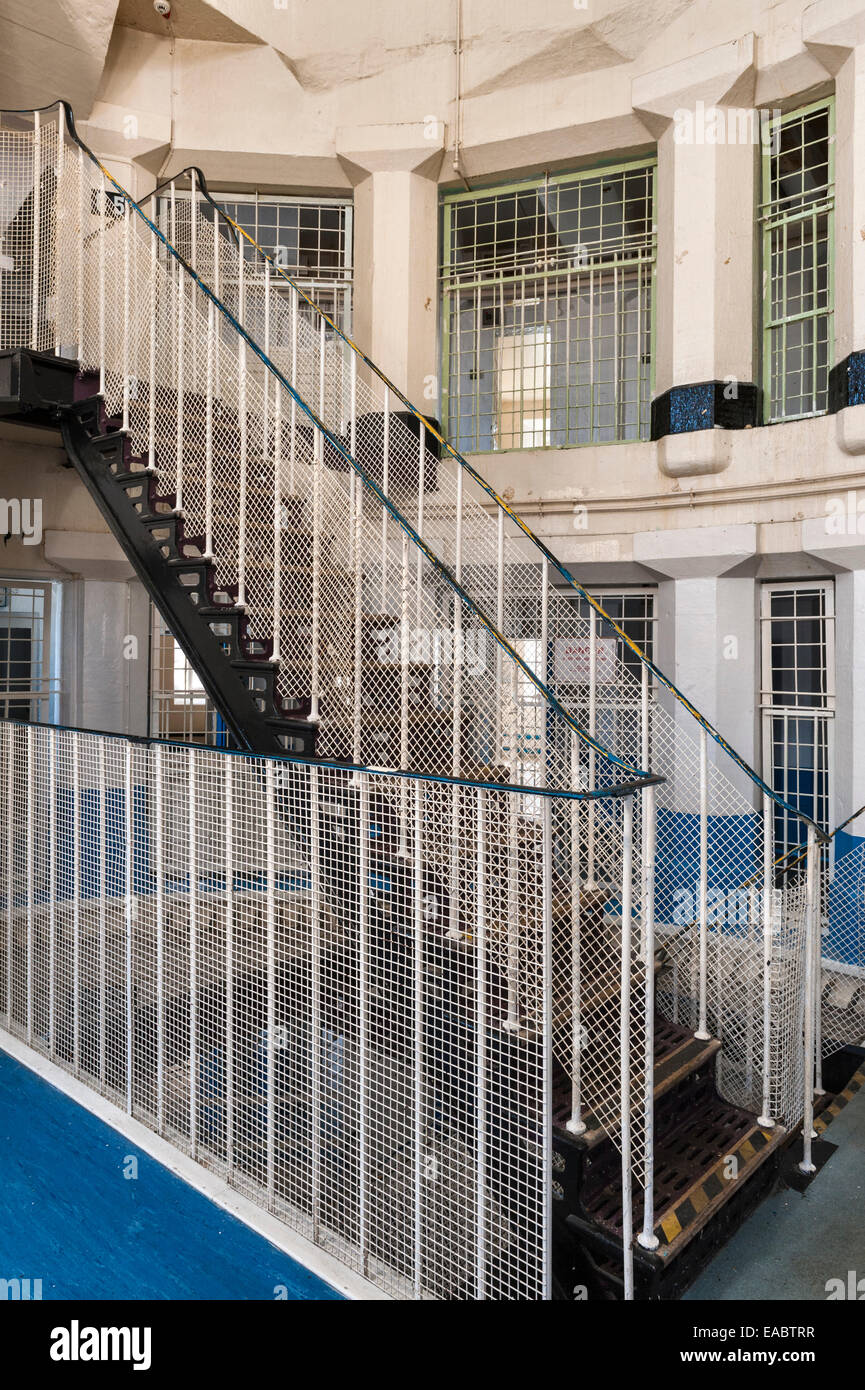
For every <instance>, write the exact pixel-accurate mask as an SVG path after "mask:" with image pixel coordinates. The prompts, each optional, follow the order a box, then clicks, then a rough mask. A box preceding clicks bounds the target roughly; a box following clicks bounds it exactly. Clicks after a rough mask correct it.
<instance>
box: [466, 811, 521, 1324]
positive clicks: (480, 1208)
mask: <svg viewBox="0 0 865 1390" xmlns="http://www.w3.org/2000/svg"><path fill="white" fill-rule="evenodd" d="M511 794H512V793H511ZM486 841H487V793H486V792H485V791H478V792H477V834H476V836H475V843H476V845H477V859H476V871H475V872H476V879H477V913H476V923H475V931H476V934H477V942H476V952H477V954H476V965H475V971H476V976H475V1014H476V1018H475V1024H476V1028H475V1036H476V1043H477V1054H476V1057H475V1066H476V1069H477V1105H476V1107H475V1110H476V1143H477V1170H476V1192H475V1230H476V1237H475V1263H476V1282H475V1298H476V1299H478V1300H482V1299H485V1298H486V1264H487V1213H486V1185H487V920H486V917H487V901H486V897H487V843H486Z"/></svg>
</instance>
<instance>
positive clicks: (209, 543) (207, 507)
mask: <svg viewBox="0 0 865 1390" xmlns="http://www.w3.org/2000/svg"><path fill="white" fill-rule="evenodd" d="M215 340H216V309H215V307H214V304H213V300H208V303H207V362H206V365H205V397H204V558H205V560H212V559H213V359H214V352H215Z"/></svg>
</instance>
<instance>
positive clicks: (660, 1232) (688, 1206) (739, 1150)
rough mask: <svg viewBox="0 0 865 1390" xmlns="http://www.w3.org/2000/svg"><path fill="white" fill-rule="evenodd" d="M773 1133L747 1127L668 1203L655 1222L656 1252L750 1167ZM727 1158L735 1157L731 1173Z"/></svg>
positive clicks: (771, 1138)
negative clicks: (687, 1189)
mask: <svg viewBox="0 0 865 1390" xmlns="http://www.w3.org/2000/svg"><path fill="white" fill-rule="evenodd" d="M776 1137H777V1131H775V1132H773V1131H771V1130H765V1129H753V1130H751V1131H750V1133H749V1134H747V1135H746V1136H745V1138H744V1139H741V1140H740V1141H739V1143H738V1144H737V1145H736V1147H735V1149H731V1150H730V1152H729V1153H726V1154H725V1155H724V1157H723V1158H722V1159H719V1161H718V1162H717V1163H716V1164H715V1166H714V1168H712V1169H710V1171H709V1172H708V1173H707V1174H706V1176H705V1177H704V1178H702V1179H701V1180H700V1182H699V1183H698V1184H697V1185H696V1187H692V1188H691V1190H690V1192H688V1193H687V1195H686V1196H684V1197H682V1198H681V1199H680V1200H679V1201H678V1202H676V1204H675V1205H674V1206H672V1207H670V1209H669V1211H667V1212H665V1213H664V1215H663V1216H662V1217H661V1219H660V1220H659V1221H658V1223H657V1225H656V1226H655V1235H656V1236H657V1237H658V1240H659V1241H660V1246H659V1249H658V1254H659V1255H661V1256H663V1255H664V1254H665V1251H664V1248H663V1247H664V1246H665V1245H667V1246H669V1245H672V1244H673V1242H674V1241H675V1240H677V1239H678V1237H679V1236H680V1235H681V1234H682V1232H683V1231H686V1230H687V1229H688V1227H689V1226H693V1224H694V1222H695V1221H698V1220H699V1218H700V1217H701V1216H702V1214H703V1212H704V1211H705V1210H706V1208H707V1207H708V1206H709V1204H710V1203H711V1202H714V1201H715V1200H716V1198H718V1197H720V1195H721V1193H722V1192H727V1191H728V1190H729V1189H730V1188H731V1187H734V1186H735V1185H736V1183H737V1182H738V1181H739V1180H740V1179H741V1178H742V1177H743V1176H744V1173H745V1171H746V1170H748V1169H750V1167H751V1165H752V1161H753V1159H754V1158H756V1156H757V1155H758V1154H759V1153H760V1151H761V1150H762V1149H765V1147H766V1145H767V1144H770V1143H771V1142H772V1140H773V1139H774V1138H776ZM731 1159H735V1160H737V1161H736V1164H735V1167H734V1170H733V1171H734V1172H735V1174H736V1176H735V1177H728V1176H727V1173H728V1171H729V1165H730V1160H731Z"/></svg>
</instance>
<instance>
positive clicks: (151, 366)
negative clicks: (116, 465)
mask: <svg viewBox="0 0 865 1390" xmlns="http://www.w3.org/2000/svg"><path fill="white" fill-rule="evenodd" d="M158 245H159V242H158V240H157V238H156V237H155V236H151V238H150V352H149V356H148V376H149V378H150V380H149V382H148V391H147V467H148V468H149V469H150V470H151V472H153V471H154V470H155V468H156V309H157V304H156V278H157V274H158V270H159V267H158V265H157V262H156V249H157V246H158Z"/></svg>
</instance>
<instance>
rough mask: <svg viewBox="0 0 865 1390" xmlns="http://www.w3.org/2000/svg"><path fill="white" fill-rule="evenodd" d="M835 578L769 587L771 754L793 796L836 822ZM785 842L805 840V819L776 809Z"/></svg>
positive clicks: (765, 642) (817, 816) (771, 773)
mask: <svg viewBox="0 0 865 1390" xmlns="http://www.w3.org/2000/svg"><path fill="white" fill-rule="evenodd" d="M834 601H835V593H834V588H833V585H832V582H831V580H820V581H815V582H813V583H799V584H795V583H790V584H767V585H765V586H764V588H763V592H762V614H761V628H762V690H761V706H762V713H763V758H764V767H765V768H766V769H767V773H764V775H766V780H767V781H769V783H770V785H771V786H772V788H773V790H774V791H776V792H777V793H778V794H779V795H780V796H782V797H783V798H784V800H785V801H787V802H789V803H790V804H791V805H793V806H795V807H797V808H798V809H799V810H800V811H803V812H804V814H805V815H806V816H810V817H811V819H812V820H815V821H816V822H817V824H818V825H821V826H823V827H824V828H825V829H829V819H830V811H831V769H832V723H833V719H834V709H835V684H834V682H835V622H834V619H835V607H834ZM775 834H776V838H777V841H778V846H779V850H781V851H783V850H785V849H788V848H789V847H790V846H792V845H797V844H800V843H804V838H803V837H804V831H803V827H802V823H801V821H799V820H797V819H796V818H795V817H793V816H792V815H791V814H790V813H789V812H787V811H785V810H784V809H783V808H781V807H778V809H777V811H776V824H775Z"/></svg>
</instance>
